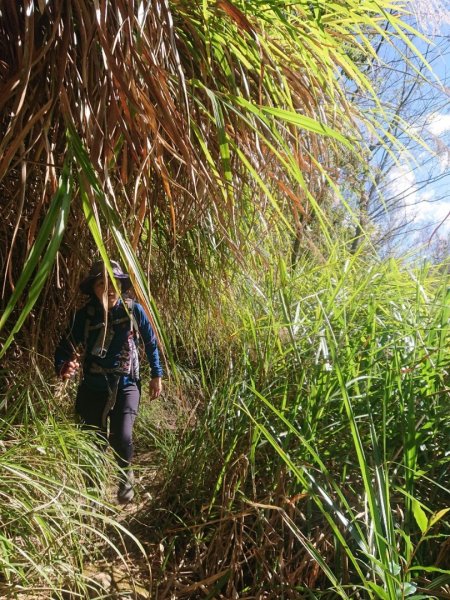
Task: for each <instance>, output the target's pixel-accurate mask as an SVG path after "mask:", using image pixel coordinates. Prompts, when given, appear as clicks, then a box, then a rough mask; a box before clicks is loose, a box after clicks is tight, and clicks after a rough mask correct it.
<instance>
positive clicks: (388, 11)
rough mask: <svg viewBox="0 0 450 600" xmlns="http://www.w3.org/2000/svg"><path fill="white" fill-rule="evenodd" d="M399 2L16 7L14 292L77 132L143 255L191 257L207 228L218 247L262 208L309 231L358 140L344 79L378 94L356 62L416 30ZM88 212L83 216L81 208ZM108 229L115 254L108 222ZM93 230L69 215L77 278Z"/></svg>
mask: <svg viewBox="0 0 450 600" xmlns="http://www.w3.org/2000/svg"><path fill="white" fill-rule="evenodd" d="M397 7H398V5H397V3H396V2H390V1H388V0H383V2H372V1H368V2H365V3H363V4H362V3H360V2H357V1H356V0H347V1H346V2H341V3H333V4H332V5H330V6H329V5H328V4H327V3H323V4H322V3H320V2H318V3H310V2H298V3H294V4H290V3H286V2H281V1H279V0H272V1H270V2H269V1H268V2H260V1H259V0H258V1H257V0H251V1H245V2H243V1H239V2H238V1H236V2H231V1H229V0H219V1H218V2H188V1H183V0H177V1H174V2H169V1H168V0H152V1H150V0H146V1H138V0H96V1H95V2H91V1H88V0H71V1H70V2H62V1H61V0H47V1H45V0H20V1H18V2H5V3H3V5H2V8H1V13H0V75H1V85H0V110H1V114H2V121H1V124H0V130H1V138H0V186H1V190H2V197H3V199H2V205H3V206H2V213H3V215H4V217H5V218H4V220H3V224H2V229H3V234H2V237H3V238H4V239H5V240H7V243H5V244H4V245H3V247H2V253H3V256H4V260H5V264H6V266H7V269H6V272H5V286H4V287H5V289H11V288H13V287H14V285H15V282H16V280H17V277H18V273H20V271H21V269H22V265H23V264H24V262H25V260H26V258H27V256H28V253H29V249H30V248H31V247H32V245H33V243H34V240H35V238H36V235H37V232H38V229H39V226H40V223H41V221H42V216H43V214H44V213H45V212H46V210H47V205H48V204H49V201H50V198H51V196H52V195H53V194H54V193H55V192H56V190H57V188H58V178H59V175H60V171H61V168H62V164H63V161H64V157H65V155H66V152H67V143H66V131H67V130H68V129H69V128H74V129H75V130H76V131H77V133H78V135H79V137H80V140H81V143H82V145H83V146H84V148H85V149H87V152H88V156H89V161H90V164H91V167H92V169H93V170H94V171H95V173H96V176H97V178H98V180H99V182H100V185H101V187H102V189H103V193H104V194H105V195H106V196H107V197H108V204H109V206H110V207H111V209H112V210H113V211H114V212H115V213H116V227H120V228H122V230H123V231H127V232H128V236H127V237H128V240H129V241H128V242H127V244H128V250H129V252H131V253H134V252H135V251H137V249H138V248H139V251H140V253H141V256H145V255H147V256H148V255H149V253H150V251H151V249H152V246H153V247H154V245H155V239H156V240H157V245H158V246H159V247H161V246H165V247H170V248H171V249H174V248H175V249H177V248H183V243H184V240H185V239H186V234H187V232H189V231H191V230H192V229H193V228H200V230H201V229H202V228H204V229H205V230H206V231H207V235H208V236H209V235H211V234H213V235H214V236H215V242H214V244H215V246H216V247H217V245H218V244H220V243H221V241H222V240H223V239H225V240H228V241H232V240H234V241H235V242H236V240H237V241H238V240H239V235H240V234H239V225H238V224H239V219H240V216H241V215H242V214H243V212H245V210H247V207H248V205H249V203H251V204H252V205H254V207H255V208H256V210H257V211H258V210H261V211H263V210H264V207H265V206H266V204H267V200H269V206H271V207H272V208H275V210H277V211H278V212H279V213H280V214H283V215H286V214H289V213H286V208H285V207H286V205H288V206H291V207H292V209H293V216H294V218H293V219H292V223H293V225H292V227H293V229H299V227H301V221H302V220H304V219H307V218H308V215H309V214H310V213H311V210H312V209H314V208H315V209H316V210H318V208H319V206H320V199H321V195H322V194H323V193H324V190H326V188H327V183H326V178H324V177H323V175H322V173H321V170H325V171H328V172H329V173H331V172H332V169H333V165H334V164H335V160H334V156H335V155H336V152H339V151H340V148H342V147H343V146H347V147H350V148H354V147H355V146H356V145H357V143H358V140H357V135H355V132H356V127H355V125H354V124H355V111H354V109H353V107H352V106H351V105H350V103H349V102H348V101H347V100H346V95H345V90H344V86H343V83H342V82H343V80H344V79H345V78H350V79H352V80H353V81H354V82H355V83H356V84H357V85H358V87H359V88H360V89H363V90H366V91H368V92H369V93H374V92H373V90H372V89H371V86H370V83H369V82H368V80H367V79H366V78H365V77H364V75H363V74H362V72H361V70H360V69H358V66H357V65H356V64H355V61H354V60H353V59H352V58H351V55H352V52H353V53H359V55H360V56H362V57H367V56H369V57H370V56H371V54H373V50H372V46H371V43H370V41H371V39H372V38H373V37H374V36H384V35H386V34H385V33H384V31H385V30H384V29H383V28H382V27H381V25H382V24H383V23H385V22H386V20H389V21H390V22H391V26H392V29H393V30H394V31H397V32H399V35H400V34H401V31H402V30H401V27H400V24H401V23H400V21H399V20H398V17H397V16H396V15H394V13H393V9H394V8H397ZM318 165H320V167H318ZM331 174H332V173H331ZM75 193H76V190H75ZM18 200H19V202H18ZM93 203H94V205H93V207H92V210H93V211H94V212H96V211H97V212H99V213H101V211H100V209H99V207H98V199H97V200H95V199H93ZM18 205H19V206H18ZM73 211H74V216H76V217H79V216H80V215H81V214H82V212H81V211H80V208H79V205H78V203H75V204H74V207H73ZM299 215H300V216H299ZM285 218H286V217H285ZM101 219H102V220H103V221H104V222H105V223H106V230H105V231H104V232H103V235H104V238H105V239H104V243H105V247H106V248H109V249H111V247H112V246H113V245H114V243H113V241H108V236H109V235H110V232H109V230H108V217H107V216H106V217H105V215H104V214H103V216H102V217H101ZM290 221H291V219H290V218H289V217H288V220H286V225H287V226H290ZM79 228H80V221H79V220H78V219H77V218H74V219H73V220H70V221H69V225H68V231H67V234H66V238H65V239H66V243H67V244H68V245H69V246H71V253H70V255H69V254H68V253H67V252H65V251H63V252H62V256H63V257H64V258H65V261H66V265H67V269H63V270H62V275H65V278H67V277H68V274H69V272H70V266H71V265H72V264H77V265H78V264H79V262H80V258H81V257H82V255H83V254H85V248H84V246H85V245H86V244H85V243H83V248H82V249H80V251H75V253H74V252H73V247H74V246H75V240H74V238H75V235H78V232H79ZM11 230H12V231H13V232H14V233H13V234H11ZM158 232H159V233H158ZM155 236H156V237H155ZM158 236H159V237H158ZM84 239H86V236H84ZM116 241H117V240H116ZM122 257H125V256H124V254H123V253H122ZM125 258H126V257H125ZM81 260H82V261H83V258H81ZM75 261H76V263H75ZM127 262H128V261H127ZM127 266H129V265H127ZM63 279H64V277H63Z"/></svg>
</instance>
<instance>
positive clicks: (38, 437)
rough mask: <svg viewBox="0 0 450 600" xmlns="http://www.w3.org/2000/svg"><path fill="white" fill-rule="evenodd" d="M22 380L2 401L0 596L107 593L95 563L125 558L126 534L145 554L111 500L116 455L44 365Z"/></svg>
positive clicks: (73, 596)
mask: <svg viewBox="0 0 450 600" xmlns="http://www.w3.org/2000/svg"><path fill="white" fill-rule="evenodd" d="M6 375H7V374H5V376H6ZM16 379H17V380H16V381H15V384H14V385H13V386H11V387H10V388H9V389H8V390H7V391H6V392H5V393H4V394H3V395H2V397H1V399H0V400H1V405H0V406H1V411H2V417H1V418H0V438H1V440H2V441H1V446H0V507H1V508H0V523H1V528H0V596H1V597H2V598H10V597H11V598H15V597H34V598H50V597H51V598H68V597H71V598H101V597H105V593H106V590H105V589H104V588H103V587H102V585H101V582H100V581H98V580H96V579H95V577H93V571H92V569H88V568H87V566H88V564H95V563H97V562H98V561H101V560H102V559H103V560H105V559H106V560H107V561H108V563H111V561H114V560H116V561H119V562H120V561H122V562H124V563H125V554H126V552H127V549H126V543H125V541H126V540H128V541H129V542H130V541H131V543H132V544H133V545H134V547H135V548H136V549H137V551H138V552H141V553H143V555H144V556H145V552H144V551H143V548H142V545H141V544H140V542H139V541H138V540H137V539H136V538H134V537H133V536H132V534H131V533H130V532H128V531H126V530H125V529H124V527H123V525H121V524H120V523H119V522H118V521H117V518H116V509H115V508H114V506H113V505H111V504H110V503H109V501H108V484H110V483H111V481H112V482H113V483H114V475H113V473H114V471H115V469H114V464H113V460H112V457H110V456H109V455H108V454H106V453H102V452H99V450H98V448H97V446H96V444H95V438H94V437H93V434H92V432H91V433H90V434H89V433H86V432H82V431H81V430H79V429H78V428H76V427H74V425H73V423H72V422H71V420H68V419H67V416H64V413H66V415H67V406H65V405H64V404H63V405H61V406H60V405H59V404H58V401H61V402H64V397H63V396H61V394H60V396H61V397H60V398H57V390H55V388H54V387H53V386H52V385H50V384H49V383H48V382H46V380H45V378H44V377H43V375H42V373H41V372H40V371H39V370H38V369H37V368H35V369H34V370H33V371H32V372H31V377H30V380H26V379H25V376H24V375H22V376H21V377H17V378H16ZM69 414H70V411H69ZM144 562H145V560H144ZM94 574H95V571H94Z"/></svg>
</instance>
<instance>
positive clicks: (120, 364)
mask: <svg viewBox="0 0 450 600" xmlns="http://www.w3.org/2000/svg"><path fill="white" fill-rule="evenodd" d="M130 313H132V315H133V319H132V320H131V319H130V315H129V314H127V311H126V308H125V306H124V305H123V303H122V302H121V300H119V301H118V302H117V304H116V305H115V306H114V307H113V308H112V309H110V310H109V311H108V319H107V327H106V330H105V326H104V321H105V319H104V311H103V307H102V306H101V304H100V302H99V301H98V300H97V298H92V299H91V300H90V301H89V302H88V303H87V304H86V305H85V306H83V307H82V308H81V309H80V310H78V311H77V312H76V313H75V315H74V317H73V318H72V321H71V324H70V326H69V327H68V328H67V330H66V331H65V333H64V335H63V337H62V339H61V341H60V342H59V344H58V346H57V348H56V351H55V370H56V373H57V374H58V375H59V374H60V373H61V369H62V368H63V366H64V363H65V362H67V361H70V360H72V359H73V355H74V353H75V352H77V353H78V354H80V356H81V359H80V360H81V362H82V367H83V381H84V382H85V383H86V384H88V385H89V386H90V387H92V388H94V389H99V390H100V389H106V387H107V379H106V377H105V374H106V373H116V374H119V375H120V379H119V388H123V387H125V386H126V385H128V384H130V383H132V382H135V381H138V380H139V364H138V357H137V347H136V346H137V344H136V340H137V337H138V334H139V340H142V342H143V344H144V349H145V354H146V355H147V359H148V362H149V364H150V370H151V377H152V378H153V377H161V376H162V374H163V371H162V367H161V363H160V358H159V352H158V345H157V342H156V336H155V333H154V331H153V328H152V326H151V324H150V321H149V320H148V317H147V315H146V314H145V311H144V309H143V308H142V306H141V305H140V304H138V303H137V302H133V303H132V305H131V311H130ZM135 329H137V332H136V331H135Z"/></svg>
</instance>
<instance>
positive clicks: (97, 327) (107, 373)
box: [55, 261, 163, 504]
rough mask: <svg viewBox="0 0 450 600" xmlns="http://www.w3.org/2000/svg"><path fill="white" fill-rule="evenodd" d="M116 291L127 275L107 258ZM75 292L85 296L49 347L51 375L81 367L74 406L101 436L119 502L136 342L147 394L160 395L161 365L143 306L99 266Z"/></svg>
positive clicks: (128, 474)
mask: <svg viewBox="0 0 450 600" xmlns="http://www.w3.org/2000/svg"><path fill="white" fill-rule="evenodd" d="M110 262H111V267H112V271H113V274H114V278H115V280H116V282H117V283H118V284H120V287H121V291H122V294H124V293H125V292H126V291H127V290H129V289H130V288H131V281H130V277H129V275H128V274H126V273H124V272H123V271H122V268H121V267H120V265H119V264H118V263H117V262H115V261H110ZM80 290H81V291H82V292H83V293H84V294H86V295H88V296H89V300H88V302H87V303H86V305H85V306H83V307H82V308H81V309H80V310H78V311H77V312H76V313H75V315H74V317H73V319H72V322H71V323H70V325H69V327H68V328H67V330H66V331H65V333H64V335H63V337H62V339H61V341H60V342H59V344H58V346H57V348H56V351H55V369H56V373H57V375H58V376H59V377H61V378H62V379H63V380H67V379H70V378H72V377H73V376H74V375H75V374H76V373H77V371H78V369H79V368H80V367H82V380H81V383H80V385H79V387H78V391H77V398H76V405H75V409H76V412H77V414H78V415H79V417H80V418H81V421H82V423H83V426H84V427H86V428H88V429H96V430H97V431H98V434H99V437H100V438H101V439H102V440H106V439H107V429H108V419H109V443H110V444H111V447H112V448H113V450H114V452H115V455H116V458H117V462H118V465H119V467H120V469H121V471H120V473H121V475H120V483H119V489H118V492H117V498H118V501H119V502H120V503H121V504H126V503H127V502H130V501H131V500H132V499H133V497H134V489H133V484H134V476H133V471H132V469H131V461H132V458H133V425H134V421H135V419H136V415H137V412H138V408H139V401H140V395H141V383H140V375H139V360H138V348H137V344H138V341H139V340H142V342H143V344H144V348H145V354H146V356H147V359H148V362H149V364H150V371H151V380H150V397H151V398H152V399H154V398H157V397H158V396H159V395H160V394H161V388H162V384H161V377H162V374H163V372H162V368H161V364H160V357H159V353H158V346H157V341H156V336H155V333H154V331H153V328H152V326H151V324H150V322H149V320H148V317H147V315H146V314H145V312H144V309H143V308H142V306H141V305H140V304H138V303H137V302H134V301H132V300H130V299H126V300H122V299H120V297H119V294H118V293H117V292H116V290H115V288H114V286H113V284H112V283H111V281H110V280H109V278H108V276H107V271H106V267H105V264H104V263H103V262H102V261H97V262H95V263H94V264H93V265H92V267H91V269H90V271H89V274H88V276H87V277H85V278H84V279H83V280H82V281H81V283H80Z"/></svg>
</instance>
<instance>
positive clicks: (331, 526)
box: [158, 252, 450, 599]
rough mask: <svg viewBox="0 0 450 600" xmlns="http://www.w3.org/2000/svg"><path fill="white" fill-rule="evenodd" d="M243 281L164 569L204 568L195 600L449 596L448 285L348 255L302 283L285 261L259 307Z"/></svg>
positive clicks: (180, 489) (164, 516)
mask: <svg viewBox="0 0 450 600" xmlns="http://www.w3.org/2000/svg"><path fill="white" fill-rule="evenodd" d="M238 279H239V281H236V283H237V285H236V286H235V287H233V292H232V293H231V292H230V294H229V295H228V296H227V297H225V296H224V297H222V299H221V307H222V321H221V322H220V323H216V325H217V331H219V333H218V336H219V337H222V344H219V345H220V352H221V359H220V361H218V357H217V355H216V354H215V352H214V350H217V349H218V347H216V348H215V349H214V348H211V347H209V348H208V347H207V346H202V347H200V346H199V347H198V348H197V352H196V357H197V365H196V366H197V369H198V371H199V372H200V373H201V374H202V378H203V380H204V381H205V383H206V384H207V389H208V392H207V393H208V396H209V397H208V400H207V402H206V404H205V406H204V411H203V414H202V417H201V419H200V422H199V423H197V425H196V427H195V429H193V430H191V431H189V432H187V433H186V434H185V437H184V438H183V440H182V443H181V444H180V445H179V450H178V453H177V456H176V457H175V459H173V458H172V460H171V462H170V465H171V470H169V472H168V473H167V484H166V490H165V491H166V495H165V496H164V502H163V503H162V502H161V498H159V499H158V504H159V507H160V510H159V511H158V519H159V520H160V524H161V526H162V529H163V530H164V531H165V532H166V535H168V538H169V539H171V543H168V544H167V547H168V548H171V549H172V550H171V551H170V552H169V551H168V554H167V556H166V561H165V565H166V568H167V569H169V567H171V568H173V569H175V570H176V569H177V565H176V559H177V558H178V560H179V561H180V562H181V560H182V561H186V560H187V557H192V556H194V557H195V560H194V561H193V563H195V565H194V566H192V572H191V573H192V575H191V576H190V577H189V576H185V581H184V582H183V583H184V584H185V587H183V588H182V589H184V593H187V592H188V591H189V590H191V591H192V590H194V589H197V587H196V586H198V585H199V584H200V583H199V580H200V582H201V585H203V586H204V589H205V590H206V591H207V593H209V597H217V598H219V597H223V598H231V597H246V594H248V595H251V594H256V595H258V593H259V594H261V593H263V592H264V593H265V594H266V596H264V597H270V598H297V597H302V594H305V597H307V595H308V594H312V593H313V591H314V590H316V593H319V594H320V597H330V598H334V597H337V596H339V597H342V598H351V597H357V595H358V594H359V597H363V598H386V599H391V598H392V599H393V598H415V599H418V598H431V597H434V596H433V593H436V594H437V596H438V595H439V594H442V593H444V594H446V593H448V587H446V586H447V584H448V583H449V582H450V578H449V576H450V569H449V568H450V565H449V564H448V558H447V552H446V548H448V544H449V541H448V540H449V522H448V514H447V510H448V509H449V507H450V481H449V475H448V436H449V433H450V420H449V416H448V388H447V384H448V367H449V356H448V316H449V297H448V293H447V285H448V283H447V281H446V277H444V276H443V275H442V271H440V270H437V269H433V268H431V267H426V266H424V267H422V268H408V267H406V266H402V265H401V264H399V263H397V262H395V261H387V262H384V263H382V262H379V261H377V260H374V259H373V258H370V257H367V256H365V255H364V254H363V253H360V254H359V255H358V256H354V257H346V256H342V253H341V252H336V253H335V255H334V256H331V257H330V258H329V260H328V262H327V264H326V265H322V266H321V267H320V268H318V267H314V266H311V265H310V264H308V263H307V261H305V262H304V263H303V264H300V265H299V268H298V270H297V271H295V272H294V273H292V272H289V270H288V269H287V268H286V266H285V265H284V263H283V261H282V260H281V259H280V262H279V263H278V266H277V267H276V268H273V270H272V271H271V273H270V274H269V275H266V276H265V277H260V278H259V280H258V289H259V291H260V293H259V294H255V285H254V284H255V279H253V280H252V282H251V283H249V280H247V281H246V280H245V278H244V277H242V278H241V277H240V276H239V277H238ZM202 325H204V324H203V323H201V322H198V324H197V330H198V331H197V334H196V335H197V337H196V339H198V340H199V339H201V338H202V337H203V338H204V337H206V336H205V334H204V332H202ZM219 345H218V346H219ZM227 348H228V351H227V350H226V349H227ZM219 362H220V365H221V368H220V369H216V366H217V365H218V363H219ZM208 365H214V368H209V367H208ZM192 367H195V364H192ZM199 465H201V468H199ZM161 504H162V505H163V508H161ZM174 514H176V526H175V523H174V521H173V515H174ZM183 524H184V525H183ZM164 528H165V529H164ZM168 531H169V532H170V533H169V534H167V532H168ZM167 541H168V540H167ZM174 545H175V547H176V548H178V549H179V548H184V549H185V551H186V553H185V554H183V553H182V552H180V550H178V553H176V552H175V551H174V550H173V548H174ZM180 557H182V559H180ZM169 570H170V569H169ZM161 577H163V579H164V574H161ZM327 590H328V592H327ZM433 590H435V591H433ZM437 596H436V597H437ZM252 597H253V596H252ZM257 597H258V596H257Z"/></svg>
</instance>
